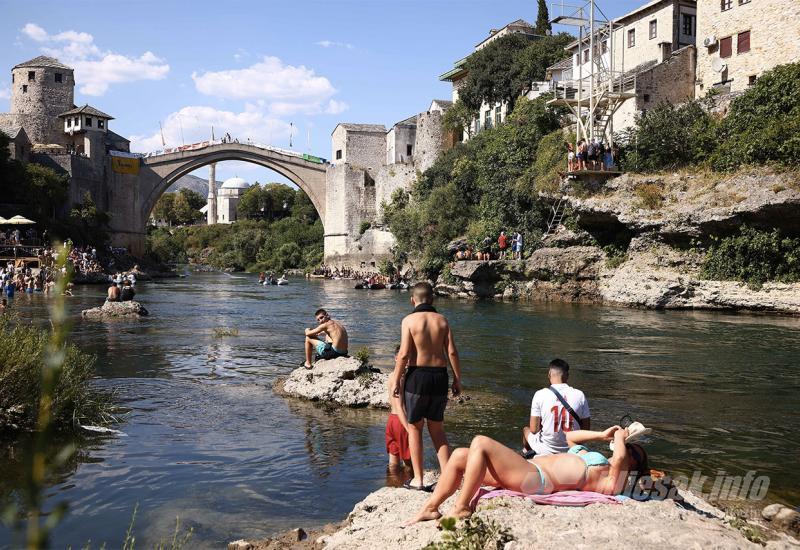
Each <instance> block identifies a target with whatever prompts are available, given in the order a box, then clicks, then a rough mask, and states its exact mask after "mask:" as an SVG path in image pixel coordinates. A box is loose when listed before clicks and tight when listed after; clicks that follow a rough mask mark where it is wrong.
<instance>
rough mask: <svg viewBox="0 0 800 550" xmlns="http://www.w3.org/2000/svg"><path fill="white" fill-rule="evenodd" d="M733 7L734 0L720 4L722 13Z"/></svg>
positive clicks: (721, 0) (723, 0) (723, 1)
mask: <svg viewBox="0 0 800 550" xmlns="http://www.w3.org/2000/svg"><path fill="white" fill-rule="evenodd" d="M732 7H733V0H720V2H719V9H720V11H728V10H729V9H731V8H732Z"/></svg>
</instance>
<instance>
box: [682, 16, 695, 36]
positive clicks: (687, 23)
mask: <svg viewBox="0 0 800 550" xmlns="http://www.w3.org/2000/svg"><path fill="white" fill-rule="evenodd" d="M682 17H683V29H682V31H683V34H685V35H686V36H694V15H690V14H688V13H684V14H682Z"/></svg>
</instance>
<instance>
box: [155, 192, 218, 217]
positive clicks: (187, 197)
mask: <svg viewBox="0 0 800 550" xmlns="http://www.w3.org/2000/svg"><path fill="white" fill-rule="evenodd" d="M205 204H206V199H205V198H203V196H202V195H201V194H200V193H198V192H196V191H192V190H191V189H187V188H183V189H181V190H180V191H178V192H177V193H164V194H163V195H161V197H159V199H158V201H157V202H156V205H155V207H153V213H152V217H153V218H154V219H156V220H159V221H164V222H166V223H168V224H169V225H170V226H172V225H191V224H193V223H197V222H199V221H200V220H201V219H203V214H202V213H201V212H200V209H201V208H203V206H205Z"/></svg>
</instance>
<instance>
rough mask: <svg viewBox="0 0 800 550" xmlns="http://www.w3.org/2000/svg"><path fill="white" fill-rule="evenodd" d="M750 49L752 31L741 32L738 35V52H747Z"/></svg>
mask: <svg viewBox="0 0 800 550" xmlns="http://www.w3.org/2000/svg"><path fill="white" fill-rule="evenodd" d="M749 51H750V31H744V32H740V33H739V34H737V35H736V53H737V54H740V53H747V52H749Z"/></svg>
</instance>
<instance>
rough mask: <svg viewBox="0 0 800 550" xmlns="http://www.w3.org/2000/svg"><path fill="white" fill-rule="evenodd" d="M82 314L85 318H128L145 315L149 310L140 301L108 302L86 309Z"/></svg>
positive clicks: (137, 317)
mask: <svg viewBox="0 0 800 550" xmlns="http://www.w3.org/2000/svg"><path fill="white" fill-rule="evenodd" d="M81 315H82V316H83V317H84V318H85V319H97V320H126V319H139V318H140V317H145V316H147V315H149V312H148V311H147V309H145V307H144V306H143V305H142V304H140V303H139V302H134V301H130V302H106V303H104V304H103V305H102V306H100V307H93V308H91V309H84V310H83V311H82V312H81Z"/></svg>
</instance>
